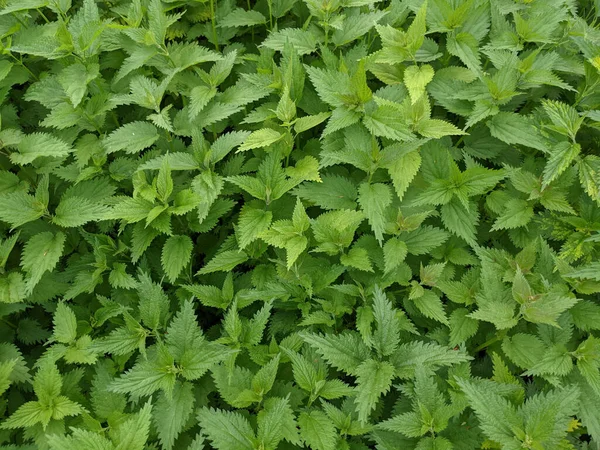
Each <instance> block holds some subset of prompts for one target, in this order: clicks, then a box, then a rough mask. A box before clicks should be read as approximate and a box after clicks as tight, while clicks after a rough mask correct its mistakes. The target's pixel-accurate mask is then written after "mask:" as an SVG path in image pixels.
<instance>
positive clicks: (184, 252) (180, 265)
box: [160, 236, 194, 283]
mask: <svg viewBox="0 0 600 450" xmlns="http://www.w3.org/2000/svg"><path fill="white" fill-rule="evenodd" d="M193 249H194V243H193V242H192V240H191V239H190V238H189V236H170V237H169V238H168V239H167V241H166V242H165V245H164V246H163V249H162V255H161V258H160V261H161V263H162V267H163V270H164V271H165V273H166V274H167V278H168V279H169V281H170V282H171V283H174V282H175V280H177V277H179V275H180V274H181V271H182V270H183V269H184V268H185V266H187V265H188V263H189V262H190V259H191V257H192V250H193Z"/></svg>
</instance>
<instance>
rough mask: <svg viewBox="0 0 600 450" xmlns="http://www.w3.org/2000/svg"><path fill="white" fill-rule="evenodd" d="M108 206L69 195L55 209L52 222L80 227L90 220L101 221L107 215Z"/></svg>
mask: <svg viewBox="0 0 600 450" xmlns="http://www.w3.org/2000/svg"><path fill="white" fill-rule="evenodd" d="M108 211H109V209H108V207H107V206H104V205H101V204H98V203H95V202H91V201H90V200H88V199H86V198H83V197H79V196H73V197H67V198H65V199H63V200H61V202H60V203H59V205H58V206H57V207H56V210H55V211H54V217H53V218H52V222H54V223H55V224H56V225H59V226H61V227H68V228H70V227H79V226H81V225H85V224H86V223H88V222H94V221H100V220H102V219H104V217H105V216H106V215H107V213H108Z"/></svg>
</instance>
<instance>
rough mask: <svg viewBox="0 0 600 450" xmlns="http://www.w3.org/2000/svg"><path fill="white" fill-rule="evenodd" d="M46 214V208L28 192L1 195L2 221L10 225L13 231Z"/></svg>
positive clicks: (0, 213)
mask: <svg viewBox="0 0 600 450" xmlns="http://www.w3.org/2000/svg"><path fill="white" fill-rule="evenodd" d="M45 212H46V206H45V205H44V204H43V203H41V202H39V201H38V200H36V198H35V197H33V196H32V195H29V194H27V193H26V192H23V191H17V192H13V193H7V194H2V195H0V219H1V220H2V221H4V222H7V223H9V224H10V225H11V227H12V228H13V229H14V228H17V227H18V226H21V225H23V224H25V223H27V222H32V221H34V220H36V219H39V218H40V217H42V216H43V215H44V213H45Z"/></svg>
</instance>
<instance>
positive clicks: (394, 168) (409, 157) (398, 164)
mask: <svg viewBox="0 0 600 450" xmlns="http://www.w3.org/2000/svg"><path fill="white" fill-rule="evenodd" d="M388 148H389V147H388ZM420 167H421V155H420V154H419V152H418V151H416V150H415V151H411V152H408V153H406V154H404V155H402V156H400V157H399V158H396V159H395V160H394V161H393V162H392V163H390V164H389V165H388V166H387V170H388V172H389V174H390V178H391V179H392V183H393V184H394V189H396V194H397V195H398V198H399V199H400V200H402V198H403V197H404V193H405V192H406V190H407V189H408V186H409V185H410V183H411V181H412V180H413V179H414V178H415V176H416V175H417V173H418V172H419V168H420Z"/></svg>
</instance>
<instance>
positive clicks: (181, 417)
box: [152, 383, 195, 450]
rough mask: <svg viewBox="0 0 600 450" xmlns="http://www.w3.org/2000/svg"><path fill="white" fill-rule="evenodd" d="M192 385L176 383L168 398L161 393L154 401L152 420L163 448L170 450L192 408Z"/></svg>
mask: <svg viewBox="0 0 600 450" xmlns="http://www.w3.org/2000/svg"><path fill="white" fill-rule="evenodd" d="M194 400H195V399H194V395H193V385H192V384H191V383H183V384H179V383H178V384H176V385H175V388H174V389H173V394H172V396H171V397H170V398H169V397H167V396H166V395H165V394H164V393H161V394H160V395H159V397H158V400H157V401H156V408H155V410H154V414H152V421H153V422H154V424H155V425H156V429H157V430H158V437H159V439H160V442H161V445H162V447H163V448H164V449H165V450H171V449H172V448H173V447H174V445H175V439H177V436H179V434H180V433H181V432H182V431H183V428H184V426H185V424H186V423H187V420H188V419H189V417H190V416H191V414H192V411H193V409H194Z"/></svg>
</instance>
